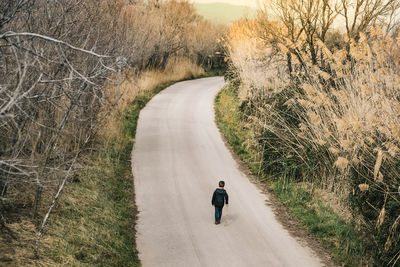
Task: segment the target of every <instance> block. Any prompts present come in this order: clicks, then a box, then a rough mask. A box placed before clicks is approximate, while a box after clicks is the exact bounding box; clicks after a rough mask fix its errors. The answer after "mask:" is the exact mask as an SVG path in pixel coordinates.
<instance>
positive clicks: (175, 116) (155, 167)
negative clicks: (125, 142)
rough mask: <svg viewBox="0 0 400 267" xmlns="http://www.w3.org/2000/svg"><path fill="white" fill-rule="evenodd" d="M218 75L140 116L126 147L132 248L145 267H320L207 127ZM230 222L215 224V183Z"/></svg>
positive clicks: (171, 94) (174, 89)
mask: <svg viewBox="0 0 400 267" xmlns="http://www.w3.org/2000/svg"><path fill="white" fill-rule="evenodd" d="M223 84H224V82H223V78H221V77H214V78H205V79H199V80H194V81H185V82H181V83H177V84H175V85H173V86H171V87H169V88H167V89H165V90H164V91H162V92H161V93H160V94H159V95H157V96H155V97H154V98H153V99H152V100H151V101H150V102H149V103H148V104H147V106H146V107H145V108H144V109H143V110H142V112H141V113H140V118H139V122H138V128H137V133H136V142H135V146H134V149H133V154H132V155H133V161H132V166H133V174H134V180H135V191H136V204H137V206H138V209H139V217H138V222H137V247H138V251H139V257H140V259H141V262H142V265H143V266H144V267H158V266H174V267H179V266H185V267H186V266H188V267H193V266H210V267H217V266H231V267H232V266H243V267H248V266H296V267H300V266H307V267H308V266H321V265H322V264H321V261H320V260H319V259H318V257H317V256H316V255H315V254H314V253H313V252H312V251H311V250H310V249H309V248H307V247H304V246H303V245H301V244H300V243H299V242H297V241H296V240H295V239H294V238H292V237H291V236H290V235H289V233H288V232H287V231H286V230H285V229H284V228H283V227H282V226H281V225H280V224H279V223H278V221H277V220H276V219H275V216H274V214H273V212H272V210H271V208H270V207H268V206H266V205H265V201H266V200H267V196H265V195H263V194H262V193H261V192H260V190H258V189H257V187H256V186H255V185H254V184H252V183H251V182H250V181H249V180H248V178H247V177H246V176H245V175H244V174H243V173H242V172H240V170H239V169H238V166H237V164H236V163H235V161H234V159H233V158H232V155H231V154H230V151H229V150H228V149H227V148H226V146H225V144H224V142H223V141H222V138H221V135H220V132H219V130H218V129H217V126H216V124H215V122H214V109H213V103H214V97H215V95H216V94H217V92H218V91H219V89H220V88H221V87H222V86H223ZM221 179H222V180H225V182H226V186H225V189H226V190H227V192H228V194H229V199H230V201H229V216H228V218H229V220H228V225H227V226H225V225H224V220H225V215H226V208H224V210H223V218H222V223H221V224H220V225H215V224H214V209H213V207H212V206H211V196H212V193H213V191H214V190H215V188H216V187H217V185H218V181H219V180H221Z"/></svg>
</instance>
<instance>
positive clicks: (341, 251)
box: [215, 85, 363, 266]
mask: <svg viewBox="0 0 400 267" xmlns="http://www.w3.org/2000/svg"><path fill="white" fill-rule="evenodd" d="M215 114H216V119H217V124H218V126H219V128H220V130H221V132H222V134H223V135H224V136H225V138H226V139H227V141H228V143H229V144H230V145H231V146H232V148H233V150H234V151H235V153H236V154H237V155H239V156H240V158H241V159H242V160H243V161H244V162H245V163H246V164H247V165H248V166H249V167H250V169H251V171H252V172H253V173H254V174H258V175H259V179H260V181H263V182H266V183H268V185H269V187H270V189H271V191H272V192H273V193H274V194H275V195H276V197H277V199H278V200H279V201H280V202H282V203H283V204H284V205H285V206H286V207H287V208H288V209H289V210H290V212H291V213H292V215H293V217H294V218H295V219H296V220H297V221H298V222H300V223H301V224H302V225H304V226H305V227H306V228H307V229H308V231H309V232H310V233H312V234H313V235H314V236H315V237H317V238H318V239H320V240H321V242H322V244H323V246H324V247H326V248H327V249H329V251H330V254H331V257H332V258H333V260H334V261H336V262H337V263H340V264H342V265H344V266H360V265H362V264H363V263H362V251H363V246H362V241H361V240H360V239H359V238H358V235H357V233H356V232H355V230H354V227H353V226H352V225H350V224H349V223H347V222H345V221H344V220H343V219H341V218H340V217H339V216H338V215H337V214H335V212H334V211H333V209H331V208H330V207H329V206H327V205H326V203H323V202H322V201H321V200H319V199H318V198H317V197H316V196H315V195H314V194H313V193H312V192H310V190H307V189H305V188H303V186H302V185H301V184H298V183H294V182H288V181H286V179H272V178H271V177H267V176H265V175H263V174H262V172H261V170H260V168H261V165H260V164H259V163H258V162H259V158H260V157H259V155H260V154H261V152H262V150H261V148H260V147H258V146H257V145H256V144H255V143H254V142H252V139H254V138H253V137H252V134H251V132H250V130H249V129H246V128H245V127H244V124H245V123H244V119H243V114H242V112H241V110H240V101H239V99H238V97H237V94H236V92H235V88H234V87H233V86H231V85H227V86H225V87H224V88H223V89H222V90H221V91H220V93H219V94H218V95H217V97H216V100H215Z"/></svg>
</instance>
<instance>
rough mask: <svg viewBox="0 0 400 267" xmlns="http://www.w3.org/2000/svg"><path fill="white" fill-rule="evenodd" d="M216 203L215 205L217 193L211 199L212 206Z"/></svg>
mask: <svg viewBox="0 0 400 267" xmlns="http://www.w3.org/2000/svg"><path fill="white" fill-rule="evenodd" d="M214 203H215V191H214V193H213V196H212V199H211V205H213V206H214Z"/></svg>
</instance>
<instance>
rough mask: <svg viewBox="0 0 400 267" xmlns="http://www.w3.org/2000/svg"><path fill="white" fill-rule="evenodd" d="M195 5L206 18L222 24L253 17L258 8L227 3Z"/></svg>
mask: <svg viewBox="0 0 400 267" xmlns="http://www.w3.org/2000/svg"><path fill="white" fill-rule="evenodd" d="M194 6H195V7H196V9H197V11H198V12H199V14H200V15H202V16H203V17H204V18H205V19H207V20H210V21H212V22H214V23H221V24H229V23H230V22H232V21H234V20H236V19H240V18H242V17H246V18H253V17H254V15H255V14H256V12H257V11H256V9H254V8H251V7H248V6H236V5H231V4H225V3H207V4H200V3H195V4H194Z"/></svg>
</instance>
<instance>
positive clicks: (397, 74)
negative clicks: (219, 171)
mask: <svg viewBox="0 0 400 267" xmlns="http://www.w3.org/2000/svg"><path fill="white" fill-rule="evenodd" d="M257 24H258V26H257ZM282 28H284V26H282ZM280 31H285V30H284V29H279V27H277V25H276V24H275V23H269V22H262V23H260V22H259V21H257V20H255V21H251V22H249V21H242V22H238V23H237V24H236V25H233V26H232V28H231V33H230V35H229V36H228V39H227V40H226V41H227V49H228V50H229V54H230V59H231V62H232V64H233V66H234V67H235V70H236V72H237V74H238V75H239V77H240V79H241V82H242V83H241V85H240V89H239V95H241V96H242V97H241V98H242V100H244V101H245V102H244V103H248V105H246V106H245V114H246V115H247V120H248V123H249V124H250V125H251V128H252V130H253V131H254V132H255V134H256V135H257V136H259V140H260V143H261V144H262V145H265V147H266V151H268V152H266V153H267V154H268V153H270V155H268V157H266V159H268V160H266V161H265V163H264V164H265V165H266V166H268V167H267V168H270V169H271V171H272V170H274V171H278V172H282V173H284V172H293V171H295V172H296V173H300V174H301V175H300V176H299V177H297V178H296V179H306V180H309V181H312V182H314V181H316V182H317V183H318V184H320V185H321V186H322V187H323V188H326V189H328V190H332V191H334V192H335V193H336V195H337V197H338V198H339V199H349V198H350V194H352V196H353V197H352V201H355V203H356V205H357V206H359V212H360V213H362V214H364V215H365V216H366V218H365V221H364V222H363V223H364V224H365V225H366V227H367V228H370V229H374V228H375V227H378V228H380V230H379V232H377V233H374V234H376V235H377V236H378V235H379V236H380V237H379V238H380V239H381V240H385V239H386V240H389V238H390V236H391V235H392V234H390V236H389V233H391V232H393V230H390V231H389V229H397V228H395V227H393V225H394V223H395V218H396V216H397V215H396V212H397V213H398V208H396V207H398V206H399V205H400V204H399V203H400V195H399V194H396V193H393V188H397V187H398V184H399V181H400V169H399V168H398V166H400V165H399V164H400V162H399V159H398V155H399V151H400V130H399V129H400V127H399V126H398V125H400V104H399V99H400V88H399V85H400V60H399V58H400V45H399V40H400V39H399V38H397V39H396V38H392V37H390V36H389V35H387V34H385V33H383V32H382V31H381V30H379V29H371V30H370V33H369V35H368V36H367V35H365V34H361V35H360V39H359V40H357V41H355V40H348V41H349V43H348V44H349V47H348V49H347V48H344V49H341V50H340V49H339V50H336V51H329V49H328V48H327V47H326V45H325V44H324V43H323V42H322V41H318V46H319V48H318V49H319V52H318V57H319V58H318V62H317V64H316V65H314V64H312V60H311V56H310V55H309V51H307V49H306V48H305V47H307V46H305V45H304V44H305V42H304V40H305V36H301V35H300V37H299V40H298V42H297V43H291V42H290V41H289V40H287V39H286V38H285V37H284V35H285V33H283V34H280ZM271 32H273V33H274V34H271ZM293 51H296V53H293ZM288 53H289V54H291V59H292V63H291V67H292V73H289V72H288V63H287V62H288ZM298 58H301V60H302V62H301V63H300V61H299V60H298ZM260 73H262V75H260ZM282 103H284V104H283V105H282ZM386 200H387V201H386ZM372 202H373V203H372ZM371 203H372V204H371ZM389 207H390V208H391V209H392V212H391V213H390V212H388V208H389ZM369 210H371V211H370V212H369ZM372 221H373V222H372ZM396 231H397V234H399V230H396ZM387 242H389V241H387ZM391 242H392V240H391ZM393 242H394V241H393ZM396 242H399V238H398V239H397V241H396ZM380 245H381V247H383V244H380ZM385 249H387V246H386V248H385ZM379 253H381V255H383V254H384V253H386V252H382V251H381V252H379ZM390 253H392V254H393V251H392V252H390Z"/></svg>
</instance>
